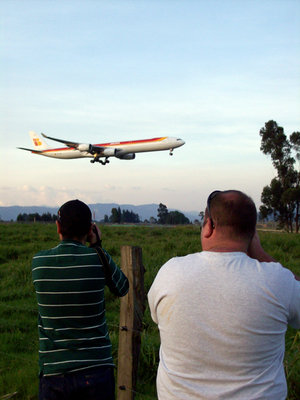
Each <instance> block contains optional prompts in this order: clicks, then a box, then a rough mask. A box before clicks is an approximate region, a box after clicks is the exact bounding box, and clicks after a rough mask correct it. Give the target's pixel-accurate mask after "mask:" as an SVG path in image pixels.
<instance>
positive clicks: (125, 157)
mask: <svg viewBox="0 0 300 400" xmlns="http://www.w3.org/2000/svg"><path fill="white" fill-rule="evenodd" d="M115 156H116V157H117V158H119V159H120V160H134V159H135V153H125V154H122V153H120V154H118V152H116V154H115Z"/></svg>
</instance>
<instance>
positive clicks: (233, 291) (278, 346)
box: [148, 190, 300, 400]
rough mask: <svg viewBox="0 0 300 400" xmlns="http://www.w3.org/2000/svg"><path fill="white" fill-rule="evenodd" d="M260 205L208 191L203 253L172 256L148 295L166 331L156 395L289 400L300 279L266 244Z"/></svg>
mask: <svg viewBox="0 0 300 400" xmlns="http://www.w3.org/2000/svg"><path fill="white" fill-rule="evenodd" d="M256 219H257V213H256V207H255V204H254V203H253V201H252V199H251V198H250V197H248V196H247V195H245V194H244V193H242V192H240V191H236V190H228V191H223V192H222V191H214V192H213V193H211V194H210V196H209V197H208V201H207V208H206V211H205V219H204V224H203V227H202V231H201V243H202V250H203V251H202V252H199V253H195V254H189V255H187V256H185V257H175V258H172V259H171V260H169V261H168V262H167V263H166V264H164V265H163V266H162V268H161V269H160V270H159V272H158V274H157V276H156V278H155V280H154V282H153V284H152V286H151V288H150V291H149V294H148V300H149V305H150V310H151V315H152V318H153V320H154V322H156V323H157V324H158V328H159V331H160V338H161V346H160V362H159V368H158V373H157V392H158V398H159V400H184V399H186V400H196V399H197V400H199V399H203V400H214V399H215V400H217V399H218V400H219V399H222V400H225V399H228V400H237V399H239V400H254V399H256V400H258V399H260V400H262V399H272V400H283V399H285V398H286V395H287V385H286V378H285V374H284V367H283V359H284V352H285V333H286V330H287V326H288V325H291V326H292V327H294V328H299V327H300V282H299V281H298V280H297V279H298V278H297V277H295V276H294V275H293V273H292V272H290V271H289V270H288V269H286V268H284V267H283V266H282V265H281V264H279V263H277V262H275V260H273V258H272V257H271V256H270V255H268V254H267V253H266V252H265V251H264V250H263V248H262V247H261V244H260V241H259V238H258V235H257V233H256Z"/></svg>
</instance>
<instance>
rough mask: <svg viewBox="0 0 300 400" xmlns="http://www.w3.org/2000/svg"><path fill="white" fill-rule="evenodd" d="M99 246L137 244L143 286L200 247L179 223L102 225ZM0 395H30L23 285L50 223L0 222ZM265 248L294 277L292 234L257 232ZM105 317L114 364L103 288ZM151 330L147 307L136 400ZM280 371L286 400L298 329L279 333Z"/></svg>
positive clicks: (146, 375) (294, 386) (298, 384)
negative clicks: (166, 266) (172, 260)
mask: <svg viewBox="0 0 300 400" xmlns="http://www.w3.org/2000/svg"><path fill="white" fill-rule="evenodd" d="M102 232H103V245H104V248H105V249H106V250H108V251H109V252H110V254H111V255H112V256H113V258H114V259H115V261H116V262H117V263H120V247H121V246H123V245H131V246H139V247H141V248H142V249H143V262H144V266H145V268H146V273H145V288H146V291H148V289H149V287H150V285H151V283H152V281H153V279H154V277H155V275H156V273H157V271H158V269H159V268H160V266H161V265H162V264H163V263H164V262H165V261H167V260H168V259H169V258H171V257H173V256H176V255H177V256H181V255H185V254H187V253H193V252H197V251H199V250H201V245H200V229H199V227H195V226H185V227H172V228H162V227H143V226H132V227H127V226H119V227H115V226H103V227H102ZM0 235H1V243H0V400H4V399H8V398H9V397H8V396H7V395H9V394H12V398H13V399H37V398H38V336H37V326H36V325H37V307H36V300H35V294H34V290H33V285H32V282H31V269H30V265H31V258H32V256H33V254H34V253H36V252H37V251H39V250H41V249H45V248H49V247H52V246H54V245H56V244H57V241H58V239H57V235H56V227H55V225H54V224H28V225H27V224H24V225H22V224H14V223H10V224H5V223H1V224H0ZM260 238H261V241H262V243H263V246H264V247H265V249H266V250H267V251H268V252H269V253H270V254H271V255H272V256H273V257H274V258H275V259H277V260H278V261H280V262H281V263H282V264H283V265H285V266H286V267H288V268H290V269H291V270H292V271H294V272H295V273H297V274H299V275H300V235H292V234H285V233H267V232H261V233H260ZM107 296H108V300H107V303H106V304H107V319H108V325H109V330H110V335H111V339H112V342H113V349H114V360H115V362H117V345H118V322H119V300H118V299H114V298H113V296H111V295H110V293H107ZM158 348H159V335H158V331H157V327H156V325H155V324H154V323H153V322H152V320H151V318H150V314H149V309H148V308H147V309H146V312H145V316H144V331H143V334H142V348H141V355H140V366H139V378H138V386H137V389H136V391H137V395H136V399H137V400H154V399H156V394H155V376H156V369H157V365H158ZM286 348H287V351H286V359H285V369H286V374H287V378H288V385H289V397H288V399H289V400H296V399H300V332H296V331H295V330H293V329H289V330H288V333H287V336H286Z"/></svg>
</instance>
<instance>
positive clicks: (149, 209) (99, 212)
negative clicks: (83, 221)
mask: <svg viewBox="0 0 300 400" xmlns="http://www.w3.org/2000/svg"><path fill="white" fill-rule="evenodd" d="M158 206H159V205H158V204H143V205H138V206H135V205H133V204H117V203H96V204H89V207H90V209H91V211H92V214H93V219H94V220H95V221H101V220H102V219H103V218H104V216H105V215H108V216H110V215H111V210H112V208H118V207H120V209H121V211H123V210H129V211H132V212H134V213H135V214H138V215H139V217H140V220H141V221H144V220H145V219H147V220H149V219H150V218H151V217H154V218H157V209H158ZM57 210H58V208H57V207H48V206H8V207H0V220H1V221H16V220H17V217H18V215H19V214H35V213H38V214H40V215H42V214H45V213H50V214H56V213H57ZM168 211H175V209H171V208H170V209H168ZM176 211H179V212H182V213H183V214H184V215H185V216H186V217H187V218H188V219H189V220H190V221H191V222H193V221H194V220H195V219H199V212H198V211H181V210H178V209H177V210H176Z"/></svg>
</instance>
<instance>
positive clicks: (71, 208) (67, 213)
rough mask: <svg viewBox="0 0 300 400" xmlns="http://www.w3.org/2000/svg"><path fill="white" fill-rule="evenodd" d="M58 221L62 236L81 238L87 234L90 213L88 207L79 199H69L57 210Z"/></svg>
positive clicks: (90, 219)
mask: <svg viewBox="0 0 300 400" xmlns="http://www.w3.org/2000/svg"><path fill="white" fill-rule="evenodd" d="M57 220H58V222H59V223H60V227H61V234H62V236H63V237H64V238H68V239H72V238H82V237H84V236H85V235H87V234H88V232H89V230H90V227H91V222H92V213H91V210H90V209H89V207H88V206H87V205H86V204H85V203H83V202H82V201H80V200H70V201H67V202H66V203H65V204H63V205H62V206H61V207H60V209H59V210H58V217H57Z"/></svg>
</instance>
